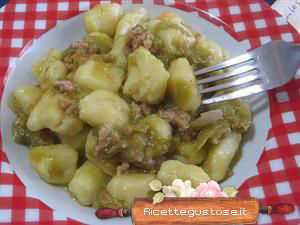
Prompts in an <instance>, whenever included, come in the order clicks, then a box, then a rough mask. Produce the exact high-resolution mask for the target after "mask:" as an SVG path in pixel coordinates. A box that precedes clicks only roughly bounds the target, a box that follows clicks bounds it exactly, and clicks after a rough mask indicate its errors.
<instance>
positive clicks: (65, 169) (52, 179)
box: [29, 144, 78, 185]
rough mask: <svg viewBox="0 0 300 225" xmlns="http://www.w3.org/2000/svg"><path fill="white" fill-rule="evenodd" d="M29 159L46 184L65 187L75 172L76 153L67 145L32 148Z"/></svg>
mask: <svg viewBox="0 0 300 225" xmlns="http://www.w3.org/2000/svg"><path fill="white" fill-rule="evenodd" d="M29 159H30V162H31V165H32V167H33V168H34V169H35V170H36V172H37V173H38V174H39V176H40V177H41V178H42V179H43V180H45V181H46V182H47V183H49V184H58V185H66V184H68V183H69V182H70V180H71V179H72V177H73V175H74V173H75V171H76V166H77V160H78V153H77V152H76V151H75V150H74V149H73V148H71V147H70V146H68V145H61V144H59V145H47V146H39V147H34V148H32V149H31V151H30V152H29Z"/></svg>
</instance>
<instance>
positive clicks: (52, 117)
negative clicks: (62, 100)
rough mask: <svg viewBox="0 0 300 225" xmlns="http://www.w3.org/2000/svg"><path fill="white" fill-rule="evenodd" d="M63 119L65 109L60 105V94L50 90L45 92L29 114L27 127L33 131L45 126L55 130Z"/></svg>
mask: <svg viewBox="0 0 300 225" xmlns="http://www.w3.org/2000/svg"><path fill="white" fill-rule="evenodd" d="M63 119H64V111H63V110H62V109H61V107H60V106H59V95H57V94H56V93H55V92H54V91H52V90H49V91H47V92H45V93H44V94H43V96H42V97H41V99H40V100H39V102H38V103H37V104H36V106H35V107H34V108H33V110H32V111H31V113H30V114H29V118H28V120H27V127H28V129H29V130H31V131H38V130H41V129H44V128H49V129H51V130H53V129H55V128H56V127H57V126H59V125H60V123H61V121H62V120H63Z"/></svg>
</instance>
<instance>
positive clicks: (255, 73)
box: [195, 41, 300, 104]
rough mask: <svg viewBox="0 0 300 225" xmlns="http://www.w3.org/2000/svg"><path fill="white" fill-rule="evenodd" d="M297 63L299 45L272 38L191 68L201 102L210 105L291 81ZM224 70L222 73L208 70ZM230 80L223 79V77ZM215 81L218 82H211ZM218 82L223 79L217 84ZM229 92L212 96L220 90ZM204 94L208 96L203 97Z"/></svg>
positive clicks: (299, 59)
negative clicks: (235, 55) (194, 68)
mask: <svg viewBox="0 0 300 225" xmlns="http://www.w3.org/2000/svg"><path fill="white" fill-rule="evenodd" d="M299 63H300V45H295V44H289V43H288V42H285V41H273V42H270V43H268V44H266V45H263V46H262V47H260V48H257V49H255V50H252V51H249V52H247V53H245V54H243V55H240V56H237V57H234V58H231V59H228V60H226V61H224V62H222V63H219V64H217V65H214V66H210V67H207V68H204V69H200V70H197V71H195V76H196V77H197V82H198V85H199V86H201V88H200V94H202V95H203V104H211V103H216V102H221V101H225V100H231V99H235V98H242V97H246V96H249V95H253V94H257V93H260V92H263V91H267V90H270V89H273V88H276V87H279V86H281V85H283V84H286V83H287V82H288V81H289V80H291V79H292V78H293V77H294V75H295V73H296V71H297V68H298V64H299ZM223 69H228V70H226V72H224V73H222V74H219V75H217V74H215V75H209V74H208V73H211V72H216V71H219V70H223ZM228 78H234V79H230V80H229V81H227V82H226V79H228ZM216 81H219V82H217V83H215V82H216ZM220 81H225V82H222V83H221V84H220ZM229 88H233V89H234V90H233V91H231V92H230V91H229V92H226V93H225V94H222V95H214V94H215V93H216V92H218V91H221V90H226V89H228V90H230V89H229ZM206 95H208V96H210V97H206Z"/></svg>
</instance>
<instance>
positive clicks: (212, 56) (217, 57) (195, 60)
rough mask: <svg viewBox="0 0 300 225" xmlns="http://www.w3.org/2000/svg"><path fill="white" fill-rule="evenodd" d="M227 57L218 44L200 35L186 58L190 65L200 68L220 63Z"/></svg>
mask: <svg viewBox="0 0 300 225" xmlns="http://www.w3.org/2000/svg"><path fill="white" fill-rule="evenodd" d="M227 57H228V54H227V53H226V52H225V51H224V49H222V48H221V47H220V46H219V45H217V44H216V43H215V42H213V41H211V40H208V39H206V38H205V37H203V36H200V37H197V39H196V41H195V43H194V44H193V46H192V48H191V51H190V54H189V57H188V58H189V61H190V62H191V64H192V65H195V66H196V67H197V68H202V67H207V66H212V65H215V64H217V63H220V62H222V61H224V60H225V59H226V58H227Z"/></svg>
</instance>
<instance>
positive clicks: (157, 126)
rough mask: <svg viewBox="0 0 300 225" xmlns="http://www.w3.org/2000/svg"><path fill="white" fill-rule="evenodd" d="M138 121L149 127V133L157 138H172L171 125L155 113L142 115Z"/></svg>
mask: <svg viewBox="0 0 300 225" xmlns="http://www.w3.org/2000/svg"><path fill="white" fill-rule="evenodd" d="M139 123H140V124H141V125H144V126H146V127H147V128H149V129H150V133H151V134H152V135H153V136H154V137H155V138H157V139H161V140H170V139H171V138H172V127H171V125H170V124H169V123H168V122H167V121H166V120H164V119H162V118H160V117H159V116H158V115H156V114H152V115H149V116H147V117H144V118H143V119H142V120H140V121H139Z"/></svg>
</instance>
